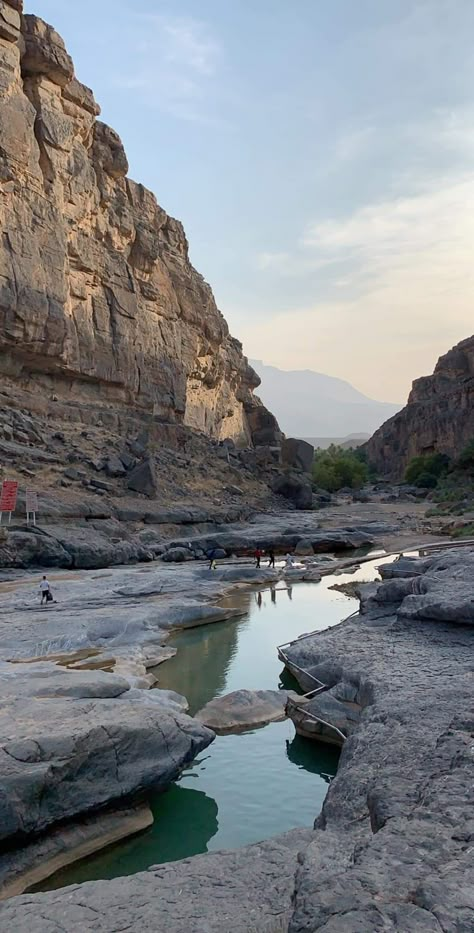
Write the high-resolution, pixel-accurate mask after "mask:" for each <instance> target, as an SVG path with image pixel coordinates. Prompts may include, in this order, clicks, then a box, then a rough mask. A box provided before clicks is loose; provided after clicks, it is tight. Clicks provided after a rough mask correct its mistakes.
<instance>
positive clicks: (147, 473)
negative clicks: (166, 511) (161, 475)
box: [127, 457, 157, 499]
mask: <svg viewBox="0 0 474 933" xmlns="http://www.w3.org/2000/svg"><path fill="white" fill-rule="evenodd" d="M127 486H128V488H129V489H133V491H134V492H141V493H143V495H144V496H148V498H149V499H153V498H154V496H156V493H157V482H156V471H155V464H154V462H153V460H152V459H151V457H147V459H146V460H143V462H142V463H139V464H138V466H136V467H134V469H133V470H131V472H130V473H129V475H128V479H127Z"/></svg>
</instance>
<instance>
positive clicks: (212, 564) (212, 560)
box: [209, 547, 294, 570]
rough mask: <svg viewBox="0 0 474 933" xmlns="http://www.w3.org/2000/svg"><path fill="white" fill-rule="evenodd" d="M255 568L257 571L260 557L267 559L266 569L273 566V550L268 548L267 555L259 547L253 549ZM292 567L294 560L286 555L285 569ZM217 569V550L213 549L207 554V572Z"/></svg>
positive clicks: (289, 555)
mask: <svg viewBox="0 0 474 933" xmlns="http://www.w3.org/2000/svg"><path fill="white" fill-rule="evenodd" d="M253 557H254V561H255V567H256V568H257V569H259V568H260V567H261V566H262V565H261V560H262V557H268V564H267V567H274V566H275V551H274V549H273V548H269V549H268V551H267V553H266V554H265V551H262V550H261V549H260V548H259V547H257V548H255V551H254V554H253ZM293 566H294V559H293V557H292V555H291V554H287V555H286V557H285V567H286V569H288V568H291V567H293ZM216 568H217V550H216V549H214V550H213V551H211V553H210V554H209V570H216Z"/></svg>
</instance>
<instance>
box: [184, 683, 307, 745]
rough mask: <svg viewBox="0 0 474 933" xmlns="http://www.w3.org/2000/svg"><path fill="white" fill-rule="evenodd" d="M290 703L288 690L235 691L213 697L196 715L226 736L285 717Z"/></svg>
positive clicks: (219, 733) (199, 719)
mask: <svg viewBox="0 0 474 933" xmlns="http://www.w3.org/2000/svg"><path fill="white" fill-rule="evenodd" d="M295 696H296V694H295ZM287 702H288V692H287V691H286V690H234V692H233V693H227V694H226V695H225V696H222V697H216V699H214V700H210V702H209V703H207V704H206V706H204V707H203V708H202V709H201V710H199V712H197V713H196V715H195V717H194V718H195V719H197V720H198V721H199V722H202V723H203V724H204V725H205V726H208V727H209V728H210V729H212V730H213V732H216V733H217V735H225V734H228V733H231V732H242V731H244V730H245V729H254V728H256V727H258V726H265V725H266V724H267V723H269V722H279V721H281V720H282V719H285V716H286V713H285V707H286V704H287Z"/></svg>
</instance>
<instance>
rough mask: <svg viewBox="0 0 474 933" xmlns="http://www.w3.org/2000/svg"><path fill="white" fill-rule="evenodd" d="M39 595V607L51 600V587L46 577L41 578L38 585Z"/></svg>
mask: <svg viewBox="0 0 474 933" xmlns="http://www.w3.org/2000/svg"><path fill="white" fill-rule="evenodd" d="M40 593H41V605H43V602H45V603H47V602H49V600H50V599H52V596H51V587H50V585H49V583H48V580H47V579H46V577H43V579H42V581H41V583H40Z"/></svg>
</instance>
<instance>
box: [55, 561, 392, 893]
mask: <svg viewBox="0 0 474 933" xmlns="http://www.w3.org/2000/svg"><path fill="white" fill-rule="evenodd" d="M387 559H388V560H392V558H378V559H376V560H374V561H370V562H368V563H366V564H363V565H362V567H360V569H358V570H357V571H355V573H351V574H340V575H337V576H328V577H324V578H323V580H322V581H321V583H318V584H316V583H298V584H295V585H294V586H287V585H286V584H285V583H284V582H283V581H282V582H280V583H278V584H277V585H276V586H275V587H273V588H270V589H266V590H262V591H258V592H255V591H250V590H248V589H241V590H236V591H235V593H234V594H233V595H232V596H229V597H227V598H226V600H225V605H229V606H238V607H240V608H242V609H244V610H245V614H244V615H243V616H242V617H241V618H239V619H238V620H231V621H228V622H219V623H213V624H211V625H205V626H200V627H198V628H195V629H190V630H188V631H186V632H181V633H177V634H176V635H175V636H174V637H172V638H171V639H170V642H169V643H170V644H171V645H174V646H175V647H176V648H177V649H178V652H177V655H176V656H175V657H174V658H172V659H171V660H170V661H167V662H165V663H164V664H162V665H160V666H159V668H157V670H156V675H157V676H158V677H159V686H160V687H164V688H167V689H172V690H176V691H177V692H178V693H182V694H184V695H185V696H186V697H187V698H188V701H189V705H190V713H191V715H192V714H194V713H195V712H196V711H197V710H198V709H201V707H202V706H204V705H205V704H206V703H207V702H208V701H209V700H211V699H213V698H214V697H217V696H221V695H223V694H225V693H229V692H231V691H232V690H237V689H240V688H248V689H276V688H278V687H279V686H280V687H283V686H284V687H291V688H293V689H298V688H297V684H296V682H295V681H293V679H292V678H291V676H290V675H288V674H287V673H285V672H284V671H282V665H281V662H280V661H279V660H278V655H277V651H276V646H277V645H279V644H283V643H285V642H288V641H291V640H292V639H294V638H297V637H298V636H299V635H301V634H303V633H305V632H310V631H313V630H316V629H325V628H328V627H329V626H331V625H336V624H337V623H338V622H340V621H341V620H342V619H343V618H345V617H346V616H347V615H349V614H350V613H351V612H352V611H354V610H355V609H356V608H357V602H356V600H354V599H350V598H349V597H347V596H344V595H343V594H341V593H339V592H337V591H334V590H331V589H330V587H331V586H332V585H333V584H334V583H335V582H337V583H344V582H348V581H352V580H373V579H376V578H377V576H378V574H377V570H376V568H377V566H379V565H380V564H381V563H384V562H385V561H386V560H387ZM338 757H339V753H338V750H337V749H335V748H332V747H329V746H323V745H318V744H315V743H313V742H310V741H308V740H306V739H303V738H301V737H299V736H297V735H295V730H294V727H293V724H292V723H291V722H290V721H289V720H285V721H284V722H279V723H272V724H270V725H268V726H265V727H264V728H262V729H257V730H251V731H248V732H245V733H243V734H240V735H227V736H217V738H216V739H215V741H214V742H213V744H212V745H210V746H209V748H207V749H206V750H205V751H204V752H203V753H202V754H201V755H200V757H199V758H198V759H196V760H195V761H194V762H193V764H192V765H191V766H190V767H189V768H187V769H186V770H185V771H184V773H183V775H182V776H181V778H180V779H179V780H178V781H177V782H176V783H175V784H173V785H172V786H171V787H170V788H169V789H168V790H167V791H165V793H162V794H156V795H154V796H153V797H152V799H151V807H152V810H153V815H154V824H153V826H152V827H150V829H149V830H147V831H146V832H144V833H142V834H141V835H140V836H137V837H135V838H133V839H130V840H128V841H125V842H123V843H119V844H118V845H116V846H113V847H111V848H109V849H107V850H105V851H103V852H101V853H98V854H97V855H96V856H93V857H91V858H89V859H87V860H84V861H83V862H80V863H77V864H76V865H73V866H71V867H70V868H68V869H65V870H64V871H62V872H60V873H58V874H57V875H56V876H54V877H53V878H51V879H49V881H47V882H45V883H44V884H43V885H42V886H41V888H40V890H49V889H52V888H56V887H61V886H63V885H65V884H73V883H77V882H82V881H90V880H94V879H101V878H114V877H117V876H120V875H128V874H133V873H135V872H137V871H143V870H145V869H147V868H149V867H150V866H151V865H156V864H158V863H161V862H166V861H174V860H177V859H181V858H187V857H189V856H191V855H196V854H199V853H202V852H208V851H211V850H215V849H224V848H235V847H238V846H243V845H247V844H249V843H252V842H257V841H259V840H261V839H265V838H268V837H270V836H273V835H276V834H277V833H282V832H285V831H286V830H288V829H292V828H295V827H298V826H311V825H312V823H313V821H314V819H315V817H316V816H317V815H318V813H319V812H320V809H321V806H322V803H323V800H324V797H325V795H326V792H327V787H328V784H329V782H330V780H331V779H332V777H333V776H334V775H335V773H336V769H337V763H338Z"/></svg>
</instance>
